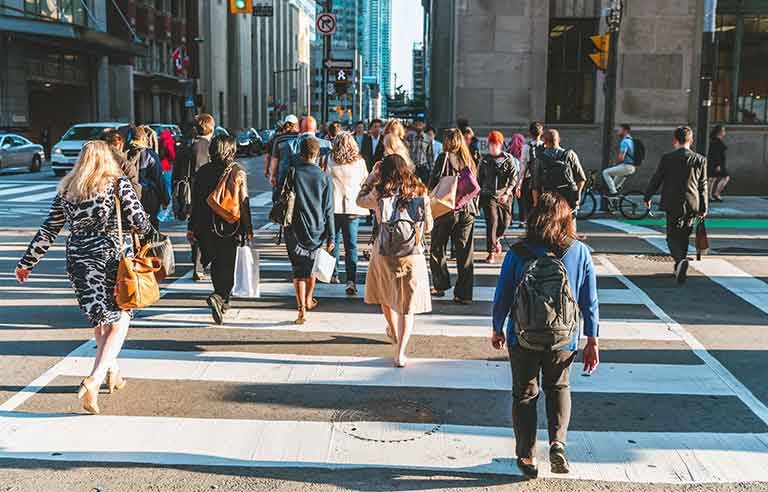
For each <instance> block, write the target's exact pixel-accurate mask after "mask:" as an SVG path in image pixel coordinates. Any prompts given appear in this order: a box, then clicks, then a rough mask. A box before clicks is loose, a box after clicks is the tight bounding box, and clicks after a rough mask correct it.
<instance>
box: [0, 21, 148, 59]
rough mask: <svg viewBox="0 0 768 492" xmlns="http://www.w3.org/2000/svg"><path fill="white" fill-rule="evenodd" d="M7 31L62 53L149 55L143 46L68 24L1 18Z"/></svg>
mask: <svg viewBox="0 0 768 492" xmlns="http://www.w3.org/2000/svg"><path fill="white" fill-rule="evenodd" d="M3 31H4V32H12V33H14V34H17V35H20V36H22V37H25V38H27V39H29V40H30V41H33V42H36V43H41V42H48V43H55V44H56V46H58V47H61V48H62V49H70V50H73V51H79V52H85V53H90V54H95V55H104V56H106V55H129V56H145V55H146V47H145V46H144V45H142V44H140V43H134V42H131V41H128V40H125V39H122V38H118V37H116V36H113V35H111V34H109V33H106V32H102V31H94V30H93V29H88V28H85V27H83V26H78V25H75V24H69V23H66V22H57V21H45V20H38V19H30V18H27V17H21V16H16V15H2V14H0V32H3Z"/></svg>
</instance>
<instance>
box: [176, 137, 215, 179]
mask: <svg viewBox="0 0 768 492" xmlns="http://www.w3.org/2000/svg"><path fill="white" fill-rule="evenodd" d="M210 147H211V141H210V140H209V139H207V138H202V137H198V138H195V139H194V140H193V141H192V144H191V145H190V146H189V147H187V148H185V149H184V150H183V151H182V152H180V154H179V155H178V156H177V159H176V165H174V166H173V178H172V179H173V182H174V183H175V182H177V181H179V180H182V179H187V178H192V177H193V176H194V175H195V173H196V172H197V170H198V169H200V168H201V167H202V166H203V165H205V164H207V163H208V162H209V161H210V160H211V157H210V155H209V154H208V151H209V149H210Z"/></svg>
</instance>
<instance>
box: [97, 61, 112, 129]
mask: <svg viewBox="0 0 768 492" xmlns="http://www.w3.org/2000/svg"><path fill="white" fill-rule="evenodd" d="M94 61H95V63H94V76H95V79H94V85H93V89H94V94H93V96H94V97H93V102H94V105H95V108H94V117H95V118H96V120H97V121H106V120H108V119H109V118H110V116H111V115H112V111H111V108H110V102H111V99H112V98H111V97H110V92H111V91H110V76H109V58H108V57H106V56H101V57H97V58H95V59H94Z"/></svg>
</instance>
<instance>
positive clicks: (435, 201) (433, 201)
mask: <svg viewBox="0 0 768 492" xmlns="http://www.w3.org/2000/svg"><path fill="white" fill-rule="evenodd" d="M447 164H448V156H445V158H444V160H443V171H442V174H443V176H442V177H441V178H440V181H438V182H437V186H435V187H434V189H433V190H432V191H431V192H430V193H429V205H430V208H431V209H432V217H434V218H436V219H437V218H439V217H442V216H443V215H446V214H449V213H451V212H453V211H454V210H455V209H456V192H457V189H458V184H459V177H458V176H446V175H445V170H446V168H447V167H448V166H447Z"/></svg>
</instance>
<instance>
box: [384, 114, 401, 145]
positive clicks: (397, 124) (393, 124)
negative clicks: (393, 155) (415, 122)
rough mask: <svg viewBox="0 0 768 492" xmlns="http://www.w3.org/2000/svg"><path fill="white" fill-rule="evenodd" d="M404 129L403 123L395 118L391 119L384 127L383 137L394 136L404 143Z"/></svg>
mask: <svg viewBox="0 0 768 492" xmlns="http://www.w3.org/2000/svg"><path fill="white" fill-rule="evenodd" d="M405 133H406V132H405V127H404V126H403V122H402V121H400V120H399V119H397V118H392V119H390V120H389V121H387V124H386V125H384V135H394V136H396V137H397V138H399V139H400V140H402V141H403V142H405Z"/></svg>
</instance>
